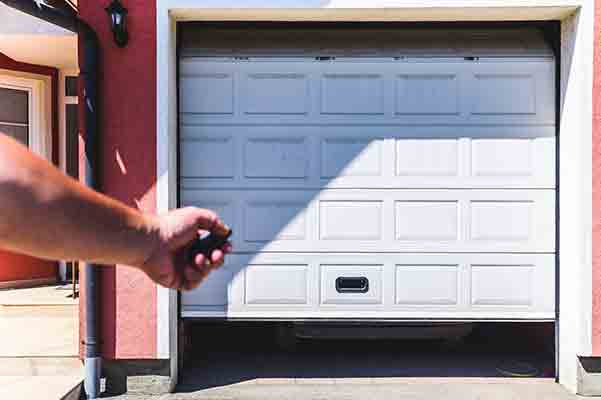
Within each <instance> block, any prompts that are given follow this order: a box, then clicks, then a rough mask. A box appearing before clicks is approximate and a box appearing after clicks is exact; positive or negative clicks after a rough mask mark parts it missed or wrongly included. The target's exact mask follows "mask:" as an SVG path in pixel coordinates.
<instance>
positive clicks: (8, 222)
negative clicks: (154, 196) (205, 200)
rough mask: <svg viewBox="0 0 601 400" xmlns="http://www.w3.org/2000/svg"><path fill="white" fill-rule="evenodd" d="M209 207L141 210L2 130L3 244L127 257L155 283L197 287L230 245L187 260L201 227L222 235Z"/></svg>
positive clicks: (98, 259) (99, 258)
mask: <svg viewBox="0 0 601 400" xmlns="http://www.w3.org/2000/svg"><path fill="white" fill-rule="evenodd" d="M227 229H228V228H227V227H226V226H225V225H224V224H223V223H222V222H221V221H219V219H218V217H217V215H216V214H215V213H214V212H212V211H209V210H204V209H199V208H193V207H188V208H183V209H179V210H175V211H172V212H170V213H167V214H165V215H163V216H156V215H152V214H146V213H142V212H140V211H138V210H136V209H134V208H131V207H128V206H126V205H125V204H123V203H121V202H118V201H117V200H114V199H111V198H109V197H107V196H104V195H102V194H100V193H98V192H95V191H93V190H91V189H89V188H87V187H85V186H83V185H82V184H80V183H79V182H77V181H75V180H74V179H72V178H70V177H68V176H66V175H64V174H63V173H62V172H60V171H59V170H58V169H57V168H55V167H54V166H52V165H51V164H50V163H48V162H47V161H45V160H43V159H41V158H40V157H38V156H36V155H34V154H32V153H31V152H30V151H29V150H28V149H27V148H25V147H24V146H22V145H20V144H18V143H17V142H16V141H14V140H12V139H10V138H9V137H7V136H5V135H3V134H0V247H2V248H5V249H8V250H12V251H16V252H20V253H25V254H29V255H32V256H36V257H41V258H48V259H67V260H84V261H90V262H94V263H98V264H124V265H129V266H133V267H136V268H139V269H141V270H142V271H144V272H145V273H146V274H147V275H149V276H150V278H151V279H153V280H154V281H156V282H157V283H159V284H161V285H163V286H167V287H172V288H178V289H192V288H193V287H195V286H197V285H198V284H199V283H200V282H201V281H202V280H203V279H204V278H206V276H207V275H208V273H209V272H210V271H211V270H212V269H214V268H216V267H218V266H220V265H221V264H222V263H223V258H224V253H226V252H228V251H230V249H231V246H230V245H229V244H226V245H225V246H224V248H222V249H217V250H215V251H214V252H213V253H212V254H211V257H210V258H211V259H210V260H206V259H205V257H204V256H202V255H198V256H197V257H196V259H195V260H194V261H193V262H188V260H187V257H186V255H185V254H184V253H185V251H184V249H185V247H186V246H187V245H188V244H189V243H190V242H191V241H192V240H194V239H195V238H196V237H197V234H198V231H199V230H212V231H213V232H215V233H217V234H224V233H225V232H226V231H227Z"/></svg>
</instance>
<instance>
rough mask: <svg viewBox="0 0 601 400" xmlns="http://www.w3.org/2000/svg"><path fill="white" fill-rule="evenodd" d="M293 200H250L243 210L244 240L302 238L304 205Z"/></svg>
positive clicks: (303, 234)
mask: <svg viewBox="0 0 601 400" xmlns="http://www.w3.org/2000/svg"><path fill="white" fill-rule="evenodd" d="M306 206H307V205H306V204H303V203H295V202H277V201H273V202H252V203H248V204H246V207H245V210H244V216H245V218H244V240H245V241H247V242H269V241H272V240H303V239H305V236H306V230H307V228H306V221H305V220H306V218H305V207H306Z"/></svg>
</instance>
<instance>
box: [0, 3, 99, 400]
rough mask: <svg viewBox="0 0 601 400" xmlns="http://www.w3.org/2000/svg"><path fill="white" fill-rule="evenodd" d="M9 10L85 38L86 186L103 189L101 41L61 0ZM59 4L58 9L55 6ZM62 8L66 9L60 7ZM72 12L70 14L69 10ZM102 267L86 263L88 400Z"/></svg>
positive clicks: (95, 376) (93, 380)
mask: <svg viewBox="0 0 601 400" xmlns="http://www.w3.org/2000/svg"><path fill="white" fill-rule="evenodd" d="M0 2H2V3H4V4H6V5H7V6H9V7H12V8H14V9H17V10H19V11H22V12H24V13H26V14H29V15H32V16H34V17H37V18H39V19H42V20H44V21H47V22H49V23H51V24H54V25H58V26H60V27H62V28H64V29H67V30H69V31H71V32H74V33H77V34H79V38H80V39H83V40H82V42H83V46H82V48H83V65H81V66H80V75H81V76H82V77H83V86H84V90H83V97H84V108H85V128H86V137H85V155H86V177H85V184H86V185H87V186H89V187H90V188H92V189H94V190H99V182H98V180H97V175H98V170H99V165H98V161H99V160H98V114H97V112H98V55H99V50H98V38H97V36H96V33H95V32H94V30H93V29H92V28H91V27H90V26H89V25H88V24H86V23H85V22H84V21H82V20H81V19H79V17H78V16H77V13H76V12H75V11H74V10H72V9H70V8H69V6H67V5H65V4H64V2H62V1H60V0H0ZM55 5H56V6H55ZM60 5H62V6H63V7H60ZM67 10H69V11H67ZM98 285H99V276H98V268H97V267H96V266H94V265H92V264H90V263H86V264H85V282H84V286H85V339H84V342H83V343H84V357H85V381H84V388H85V392H86V395H87V398H88V399H97V398H99V397H100V374H101V369H102V359H101V357H100V339H99V334H98V333H99V331H100V330H99V325H100V324H99V321H100V319H99V318H98V312H97V310H98V304H99V302H98Z"/></svg>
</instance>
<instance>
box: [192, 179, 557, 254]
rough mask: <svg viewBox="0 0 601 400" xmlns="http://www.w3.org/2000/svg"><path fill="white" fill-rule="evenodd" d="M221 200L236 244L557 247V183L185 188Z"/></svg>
mask: <svg viewBox="0 0 601 400" xmlns="http://www.w3.org/2000/svg"><path fill="white" fill-rule="evenodd" d="M181 200H182V205H184V206H188V205H194V206H200V207H207V206H210V207H220V209H221V210H223V212H224V218H229V219H226V220H227V221H228V223H230V224H231V225H232V227H233V229H234V231H235V234H234V236H233V237H232V241H233V244H234V248H235V251H239V252H246V251H249V252H255V251H276V252H315V251H318V252H331V251H334V252H345V251H349V249H353V250H354V251H366V252H379V251H386V252H399V251H403V252H415V251H426V252H554V251H555V222H554V221H555V192H554V191H552V190H536V191H518V190H512V191H504V190H350V189H344V190H324V191H296V190H290V191H273V190H257V191H244V190H232V191H216V190H213V191H203V190H187V191H183V192H182V198H181Z"/></svg>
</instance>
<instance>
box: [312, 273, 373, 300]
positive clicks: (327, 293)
mask: <svg viewBox="0 0 601 400" xmlns="http://www.w3.org/2000/svg"><path fill="white" fill-rule="evenodd" d="M338 278H366V279H367V282H368V290H367V291H366V292H364V293H340V292H339V291H338V290H337V289H336V279H338ZM320 288H321V290H320V303H321V304H382V265H321V284H320Z"/></svg>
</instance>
